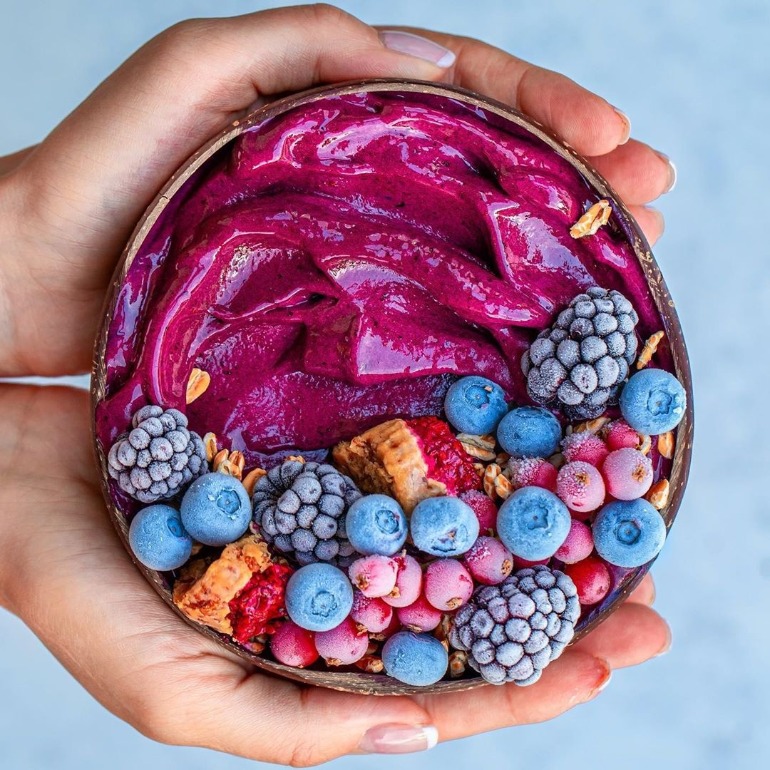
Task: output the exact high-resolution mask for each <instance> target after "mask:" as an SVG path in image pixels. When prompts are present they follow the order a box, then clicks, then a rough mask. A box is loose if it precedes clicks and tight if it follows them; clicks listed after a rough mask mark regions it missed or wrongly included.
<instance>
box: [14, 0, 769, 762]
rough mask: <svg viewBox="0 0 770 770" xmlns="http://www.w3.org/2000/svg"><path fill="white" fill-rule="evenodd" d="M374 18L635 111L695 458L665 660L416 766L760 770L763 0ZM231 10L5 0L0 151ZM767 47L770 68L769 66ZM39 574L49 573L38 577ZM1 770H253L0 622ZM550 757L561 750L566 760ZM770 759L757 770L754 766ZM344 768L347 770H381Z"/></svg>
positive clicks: (239, 6)
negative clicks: (495, 54) (660, 166)
mask: <svg viewBox="0 0 770 770" xmlns="http://www.w3.org/2000/svg"><path fill="white" fill-rule="evenodd" d="M342 5H343V6H344V7H345V8H347V9H349V10H351V11H353V12H356V13H358V14H359V15H361V16H363V17H364V18H365V19H366V20H368V21H372V22H391V23H392V22H397V23H408V24H415V25H422V26H433V27H436V28H439V29H445V30H448V31H457V32H461V33H463V34H466V35H474V36H477V37H481V38H484V39H487V40H489V41H491V42H493V43H495V44H497V45H500V46H501V47H503V48H506V49H508V50H511V51H514V52H516V53H517V54H518V55H520V56H522V57H524V58H528V59H530V60H533V61H537V62H538V63H540V64H543V65H546V66H548V67H551V68H552V69H557V70H561V71H563V72H566V73H567V74H569V75H570V76H571V77H573V78H574V79H576V80H578V81H580V82H582V83H583V84H584V85H586V86H588V87H590V88H593V89H594V90H596V91H598V92H599V93H601V94H603V95H605V96H606V97H607V98H608V99H609V100H610V101H611V102H613V103H614V104H617V105H618V106H619V107H620V108H621V109H623V110H624V111H625V112H626V113H628V114H629V115H630V117H631V119H632V121H633V124H634V134H635V135H636V136H637V137H639V138H640V139H643V140H645V141H648V142H650V143H651V144H653V145H654V146H656V147H657V148H659V149H661V150H663V151H665V152H667V153H668V154H669V155H670V156H671V157H672V158H673V159H674V160H675V162H676V164H677V166H678V169H679V183H678V186H677V189H676V191H675V192H674V193H672V194H671V195H669V196H667V197H666V198H665V199H663V200H662V201H661V204H660V205H661V208H662V209H663V211H664V212H665V214H666V217H667V219H668V229H667V232H666V235H665V237H664V238H663V240H662V241H661V242H660V244H659V245H658V246H657V248H656V250H655V251H656V255H657V257H658V260H659V261H660V263H661V265H662V268H663V271H664V273H665V275H666V278H667V280H668V283H669V286H670V288H671V291H672V294H673V296H674V297H675V298H676V300H677V304H678V307H679V312H680V314H681V318H682V322H683V324H684V328H685V330H686V333H687V339H688V343H689V348H690V354H691V357H692V362H693V367H694V374H695V382H696V402H697V403H696V413H697V443H696V452H695V460H694V465H693V469H692V480H691V484H690V487H689V489H688V493H687V498H686V502H685V504H684V506H683V508H682V510H681V513H680V519H679V520H678V521H677V524H676V526H675V527H674V530H673V532H672V535H671V538H670V540H669V542H668V544H667V546H666V548H665V549H664V551H663V553H662V555H661V557H660V558H659V560H658V562H657V563H656V566H655V569H654V574H655V576H656V578H657V581H658V600H657V607H658V608H659V609H660V611H661V612H662V613H663V614H664V615H665V616H666V617H667V618H668V619H669V621H670V622H671V625H672V628H673V635H674V645H673V649H672V651H671V653H670V654H669V655H667V656H666V657H663V658H660V659H658V660H655V661H653V662H651V663H649V664H647V665H646V666H643V667H641V668H635V669H629V670H624V671H619V672H616V674H615V677H614V679H613V681H612V682H611V684H610V686H609V687H608V688H607V689H606V690H605V691H604V692H603V693H602V694H601V696H599V698H597V699H596V700H595V701H594V702H592V703H591V704H588V705H585V706H581V707H579V708H578V709H576V710H574V711H572V712H571V713H569V714H567V715H566V716H564V717H562V718H560V719H558V720H556V721H554V722H549V723H547V724H544V725H537V726H532V727H524V728H513V729H509V730H504V731H501V732H497V733H493V734H488V735H482V736H479V737H476V738H472V739H468V740H465V741H462V742H459V743H453V744H448V745H442V746H439V747H437V748H436V749H434V750H433V751H432V752H430V753H429V754H426V755H413V756H409V757H403V758H399V759H398V760H397V761H398V767H399V768H402V769H403V770H410V769H411V768H421V769H422V770H431V768H449V767H451V768H478V767H480V766H486V767H513V768H525V767H530V768H538V769H539V770H552V769H556V768H559V770H562V769H563V768H564V767H565V766H568V767H576V768H583V767H586V768H588V767H591V768H609V767H622V768H624V770H642V768H645V769H646V768H649V767H654V768H665V769H666V770H667V769H668V768H676V769H677V770H711V769H712V768H714V769H716V768H720V770H721V768H726V767H729V768H731V770H732V769H733V768H739V769H742V768H753V767H755V766H756V765H758V764H764V763H766V759H767V756H768V755H770V732H768V730H767V722H768V719H769V718H770V705H769V701H768V694H767V690H768V687H769V686H770V674H768V671H770V647H769V646H768V642H767V640H768V637H770V613H768V612H767V611H766V610H765V609H764V604H765V596H766V593H765V592H766V591H768V590H770V513H769V512H768V507H769V506H768V494H767V484H766V482H765V479H766V478H767V474H768V467H770V448H769V447H768V441H767V435H768V430H767V424H768V418H767V416H766V415H767V412H766V407H767V396H766V389H767V383H768V381H770V357H769V356H768V346H767V320H766V315H767V310H766V309H767V307H768V306H770V278H768V270H767V265H768V257H769V256H770V255H768V248H767V237H766V234H765V233H764V226H765V224H766V222H767V219H768V216H767V206H768V204H767V180H768V178H770V168H769V167H768V160H767V154H766V151H765V149H764V148H765V146H766V133H767V127H768V126H770V99H769V98H768V88H769V87H770V86H769V84H770V57H768V55H767V43H768V40H769V39H770V4H768V3H767V2H766V0H752V1H749V0H732V1H731V2H729V3H728V2H721V3H718V2H708V3H703V2H700V1H699V0H677V2H669V0H647V1H646V2H638V3H630V2H628V3H607V2H599V0H584V2H580V3H576V2H574V0H551V2H548V3H512V2H510V0H497V1H493V0H475V1H474V2H473V3H459V2H456V3H448V2H439V0H423V1H421V2H415V0H389V2H388V3H371V2H363V0H362V1H361V2H343V3H342ZM262 6H263V3H260V2H248V3H246V2H236V0H217V2H214V0H207V1H204V0H165V2H163V3H157V2H150V0H133V1H132V2H128V3H106V2H103V0H100V1H97V0H48V1H47V2H46V1H44V0H27V1H26V2H24V3H22V2H20V1H19V0H17V2H12V1H11V0H0V94H2V108H0V152H6V151H11V150H14V149H16V148H18V147H20V146H22V145H26V144H30V143H32V142H35V141H37V140H39V139H40V138H42V137H43V136H44V135H45V133H46V132H47V131H48V130H49V129H50V128H51V127H53V125H55V123H56V122H57V121H58V120H60V119H61V117H63V116H64V115H65V114H66V113H67V112H68V111H69V110H70V109H72V108H73V107H74V106H75V105H76V104H77V103H78V102H79V101H80V100H81V99H82V98H83V97H85V96H86V95H87V93H88V92H89V91H90V90H91V89H92V88H93V87H94V86H95V85H96V84H97V82H98V81H99V80H100V79H101V78H103V77H104V76H106V75H107V74H108V73H109V72H110V71H111V70H112V69H113V68H114V67H115V66H117V65H118V64H119V63H120V61H121V60H122V59H123V58H125V56H126V55H128V54H129V53H130V52H131V51H132V50H133V49H134V48H136V47H137V46H138V45H140V44H141V43H142V42H143V41H144V40H146V39H147V38H148V37H149V36H150V35H152V34H154V33H155V32H157V31H159V30H160V29H161V28H162V27H164V26H167V25H168V24H170V23H172V22H174V21H176V20H177V19H180V18H183V17H185V16H190V15H210V14H212V13H222V14H224V13H234V12H246V11H248V10H254V9H257V8H259V7H262ZM763 51H764V53H763ZM40 568H41V569H42V568H44V565H40ZM0 638H1V639H2V650H3V655H2V657H0V693H2V698H0V757H1V758H2V759H0V764H2V766H3V767H8V768H14V770H22V769H26V768H31V769H32V770H38V769H40V768H56V770H102V768H104V767H110V768H111V770H134V769H135V768H136V767H151V768H163V770H203V769H204V768H205V770H234V769H235V768H243V770H245V769H246V768H252V767H254V763H252V762H247V761H245V760H240V759H234V758H231V757H226V756H222V755H217V754H213V753H211V752H207V751H203V750H197V749H179V748H170V747H166V746H159V745H156V744H154V743H152V742H150V741H149V740H146V739H144V738H142V737H141V736H140V735H138V734H137V733H135V732H134V731H133V730H132V729H131V728H129V727H127V726H126V725H124V724H123V723H121V722H120V721H119V720H117V719H116V718H114V717H112V716H110V715H109V714H108V713H107V712H105V711H104V710H103V709H102V708H101V706H99V705H98V704H97V703H96V702H95V701H93V700H92V699H91V697H90V696H88V695H87V694H86V693H85V692H84V691H83V690H82V689H81V688H80V687H79V685H77V684H76V683H75V682H74V681H73V680H72V679H71V678H70V677H69V675H68V674H67V673H66V672H65V671H64V669H63V668H62V667H61V666H60V665H59V664H58V663H57V662H56V661H55V660H53V658H52V657H51V656H50V654H49V653H48V652H47V651H46V650H45V649H44V648H43V647H42V645H41V644H40V643H39V642H37V641H36V640H35V638H34V637H33V636H32V635H31V634H30V633H29V632H28V631H27V630H26V629H25V628H24V627H23V626H22V625H21V623H19V622H18V621H17V620H16V619H15V618H12V617H11V616H9V615H7V614H4V613H0ZM557 747H559V748H558V750H554V749H555V748H557ZM763 758H764V762H763ZM394 766H395V763H394V761H393V760H392V759H389V758H375V757H373V758H371V759H364V758H361V757H353V758H349V759H345V760H342V761H339V762H337V763H335V767H336V768H337V769H338V770H343V768H363V767H365V768H390V767H394Z"/></svg>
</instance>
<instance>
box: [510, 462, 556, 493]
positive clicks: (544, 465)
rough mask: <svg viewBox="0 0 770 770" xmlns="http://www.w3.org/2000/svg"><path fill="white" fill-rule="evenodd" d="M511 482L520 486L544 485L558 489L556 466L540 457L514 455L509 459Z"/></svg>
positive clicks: (550, 488)
mask: <svg viewBox="0 0 770 770" xmlns="http://www.w3.org/2000/svg"><path fill="white" fill-rule="evenodd" d="M508 471H509V473H510V474H511V484H513V486H514V487H516V488H517V489H518V488H520V487H542V488H543V489H547V490H548V491H550V492H555V491H556V473H557V471H556V468H555V467H554V466H553V465H551V463H549V462H548V460H543V459H542V458H539V457H512V458H511V459H510V460H509V461H508Z"/></svg>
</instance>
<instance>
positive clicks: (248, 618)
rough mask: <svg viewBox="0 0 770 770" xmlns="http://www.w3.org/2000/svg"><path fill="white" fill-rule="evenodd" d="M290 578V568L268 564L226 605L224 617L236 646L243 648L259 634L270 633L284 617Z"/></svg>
mask: <svg viewBox="0 0 770 770" xmlns="http://www.w3.org/2000/svg"><path fill="white" fill-rule="evenodd" d="M291 574H292V570H291V568H290V567H287V566H285V565H283V564H271V565H270V566H269V567H268V568H267V569H265V570H263V571H262V572H255V573H254V574H253V575H252V577H251V580H250V581H249V582H248V583H247V584H246V586H245V588H244V589H243V590H242V591H239V592H238V595H237V596H236V597H235V598H234V599H232V600H231V601H230V605H229V606H230V615H229V616H228V617H229V620H230V623H231V624H232V627H233V634H232V635H233V639H235V641H236V642H240V643H241V644H246V643H248V642H250V641H252V640H253V639H254V638H255V637H257V636H260V635H261V634H265V633H271V632H272V630H273V628H275V623H274V622H273V621H275V620H277V619H278V618H285V617H286V611H285V609H284V597H285V595H286V583H287V581H288V580H289V577H290V576H291Z"/></svg>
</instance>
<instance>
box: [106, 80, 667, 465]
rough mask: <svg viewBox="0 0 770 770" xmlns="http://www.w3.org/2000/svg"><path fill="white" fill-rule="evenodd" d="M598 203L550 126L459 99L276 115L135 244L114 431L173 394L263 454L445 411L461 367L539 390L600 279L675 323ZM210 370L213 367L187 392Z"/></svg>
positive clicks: (111, 405) (408, 98)
mask: <svg viewBox="0 0 770 770" xmlns="http://www.w3.org/2000/svg"><path fill="white" fill-rule="evenodd" d="M597 199H598V196H597V195H596V193H595V192H594V191H593V190H592V189H591V188H590V187H589V186H588V184H587V183H586V181H585V180H584V178H583V177H582V176H581V175H580V174H579V173H578V172H577V171H576V170H575V169H574V168H573V167H572V166H571V165H570V164H569V163H568V162H567V161H566V160H564V159H562V158H561V157H559V156H558V155H557V154H556V153H555V152H554V151H553V150H552V149H551V148H550V147H548V146H547V145H546V144H545V143H544V142H542V141H541V140H539V139H537V138H536V137H534V136H533V135H531V134H529V133H528V132H526V131H525V130H523V129H521V128H519V127H517V126H515V125H513V124H510V123H508V122H505V121H503V120H502V119H500V118H499V117H497V116H493V115H490V114H487V113H485V112H484V111H482V110H480V109H475V108H471V107H469V106H467V105H465V104H464V103H462V102H461V101H457V100H453V99H449V98H444V97H437V96H428V95H425V96H420V95H417V94H414V93H398V92H393V93H391V92H388V93H383V92H379V93H362V94H354V95H348V96H337V97H326V98H321V99H319V100H317V101H315V102H313V103H311V104H309V105H306V106H302V107H298V108H295V109H293V110H289V111H288V112H285V113H284V114H282V115H280V116H278V117H275V118H272V119H268V120H266V121H264V122H263V123H261V124H258V125H256V126H254V127H253V128H251V129H250V130H249V131H247V132H246V133H244V134H243V135H241V136H240V137H239V138H237V139H236V140H234V141H233V142H231V143H230V144H229V145H227V146H226V147H225V148H223V149H222V150H220V151H219V152H218V153H217V154H216V155H215V156H214V157H213V158H212V159H211V160H210V161H208V162H207V163H206V164H205V165H204V166H203V167H201V169H199V170H198V171H197V172H196V173H195V174H194V175H193V177H192V178H191V179H190V180H189V181H188V182H187V183H186V184H185V186H184V187H183V188H182V190H181V191H180V192H179V193H178V194H177V195H176V196H175V197H174V199H173V200H172V201H171V203H170V204H169V205H168V206H167V207H166V209H165V210H164V212H163V214H162V215H161V217H160V219H159V220H158V221H157V223H156V224H155V225H154V227H153V229H152V231H151V232H150V234H149V236H148V237H147V238H146V240H145V241H144V243H143V244H142V246H141V248H140V250H139V253H138V254H137V255H136V258H135V259H134V262H133V264H132V265H131V268H130V269H129V272H128V275H127V277H126V280H125V282H124V283H123V285H122V286H121V288H120V290H119V295H118V298H117V306H116V312H115V315H114V318H113V321H112V325H111V328H110V330H109V337H108V346H107V362H108V376H107V397H106V399H105V400H104V401H103V402H102V403H100V404H99V405H98V407H97V434H98V437H99V440H100V441H101V442H102V444H103V445H104V446H105V447H107V448H108V447H109V445H110V443H111V442H112V441H113V440H114V439H115V438H116V437H117V436H118V435H119V434H120V433H122V432H123V431H124V430H125V429H126V428H127V426H128V423H129V420H130V416H131V413H132V412H133V411H134V410H135V409H136V408H138V407H139V406H141V405H143V404H145V403H156V404H161V405H163V406H165V407H176V408H178V409H181V410H182V411H184V412H186V413H187V414H188V416H189V418H190V426H191V428H193V429H194V430H197V431H198V432H200V433H205V432H208V431H213V432H214V433H215V434H216V435H217V436H218V437H221V443H222V445H224V446H228V447H229V448H232V449H239V450H241V451H243V452H244V453H245V455H246V458H247V465H248V466H252V465H256V464H262V463H267V464H270V458H275V457H277V456H280V455H283V454H286V453H287V452H288V453H291V452H292V451H294V450H299V451H301V452H303V453H304V454H305V455H306V456H313V455H314V453H315V454H317V455H319V456H320V455H322V454H325V451H326V449H327V448H329V447H330V446H332V445H333V444H334V443H336V442H337V441H339V440H341V439H346V438H351V437H352V436H354V435H355V434H357V433H360V432H361V431H362V430H365V429H367V428H369V427H371V426H373V425H375V424H377V423H380V422H383V421H384V420H385V419H389V418H391V417H397V416H398V417H412V416H418V415H425V414H438V413H440V411H441V404H442V400H443V396H444V393H445V391H446V389H447V387H448V386H449V384H451V382H452V381H453V379H454V378H455V377H456V376H458V375H464V374H481V375H484V376H486V377H489V378H490V379H492V380H495V381H497V382H499V383H500V384H501V385H502V386H503V387H504V388H505V389H506V391H507V393H508V395H509V396H510V397H511V398H514V399H517V400H519V401H520V402H524V403H528V399H527V397H526V393H525V388H524V378H523V376H522V374H521V370H520V366H519V361H520V358H521V353H522V351H523V350H524V349H525V348H526V346H527V345H528V344H529V343H530V342H531V340H532V339H533V337H534V336H535V334H536V333H537V331H539V330H540V329H541V328H543V327H545V326H547V325H548V324H549V323H550V322H551V320H552V317H553V315H554V313H555V312H556V311H557V310H558V309H560V307H561V306H563V305H565V304H567V303H568V302H569V300H570V299H571V298H572V297H573V296H574V295H575V294H577V293H579V292H580V291H581V290H583V289H585V288H587V287H588V286H591V285H595V284H598V285H601V286H604V287H607V288H617V289H619V290H620V291H622V292H623V293H624V294H625V295H626V296H627V297H628V298H629V299H630V300H631V301H632V302H633V303H634V305H635V307H636V308H637V310H638V312H639V315H640V318H641V321H640V325H639V333H640V335H642V336H644V335H645V334H648V333H650V332H651V331H656V330H657V329H658V328H661V325H660V320H659V317H658V314H657V311H656V310H655V308H654V305H653V302H652V299H651V297H650V294H649V290H648V288H647V284H646V282H645V279H644V276H643V273H642V270H641V268H640V265H639V263H638V262H637V260H636V257H635V256H634V252H633V250H632V248H631V246H630V244H629V242H628V239H627V237H626V235H625V234H624V233H623V232H621V231H620V230H619V229H618V228H616V227H615V226H614V225H613V222H612V221H611V223H610V226H608V227H604V228H602V229H601V230H600V231H599V232H598V233H597V234H596V235H594V236H591V237H588V238H583V239H581V240H577V241H576V240H574V239H572V238H571V237H570V235H569V228H570V226H571V225H572V224H573V223H574V222H575V221H576V220H577V219H578V217H579V216H580V215H581V214H582V213H583V211H584V210H585V209H586V207H587V206H588V205H590V204H592V203H594V202H595V201H596V200H597ZM193 367H198V368H200V369H204V370H205V371H207V372H209V374H210V375H211V385H210V387H209V388H208V390H206V392H205V393H204V394H203V395H202V396H201V397H200V398H199V399H198V400H196V401H195V402H193V403H192V404H190V405H189V406H185V389H186V384H187V380H188V377H189V375H190V372H191V370H192V369H193Z"/></svg>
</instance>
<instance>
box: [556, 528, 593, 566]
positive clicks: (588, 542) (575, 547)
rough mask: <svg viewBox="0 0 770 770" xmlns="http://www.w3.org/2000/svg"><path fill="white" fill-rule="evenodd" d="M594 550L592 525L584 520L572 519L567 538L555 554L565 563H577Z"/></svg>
mask: <svg viewBox="0 0 770 770" xmlns="http://www.w3.org/2000/svg"><path fill="white" fill-rule="evenodd" d="M593 550H594V536H593V533H592V532H591V527H589V526H588V524H584V523H583V522H582V521H578V520H577V519H572V524H571V525H570V528H569V534H568V535H567V539H566V540H565V541H564V542H563V543H562V544H561V546H560V548H559V550H558V551H556V553H555V554H554V558H556V559H558V560H559V561H561V562H564V564H575V563H576V562H579V561H583V559H587V558H588V557H589V556H590V555H591V552H592V551H593Z"/></svg>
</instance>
